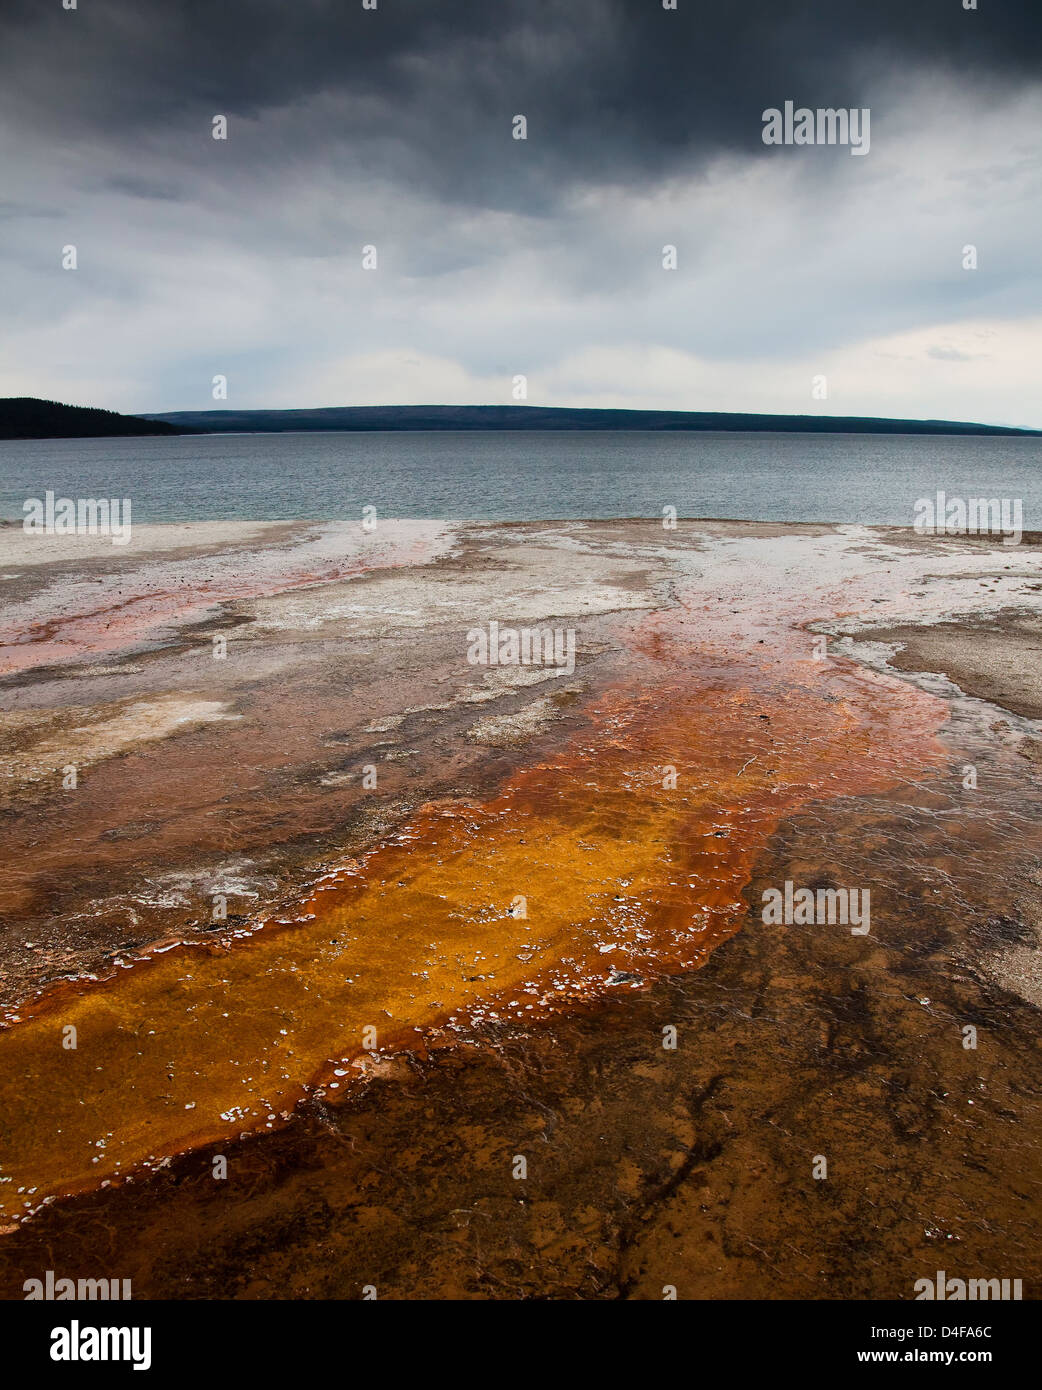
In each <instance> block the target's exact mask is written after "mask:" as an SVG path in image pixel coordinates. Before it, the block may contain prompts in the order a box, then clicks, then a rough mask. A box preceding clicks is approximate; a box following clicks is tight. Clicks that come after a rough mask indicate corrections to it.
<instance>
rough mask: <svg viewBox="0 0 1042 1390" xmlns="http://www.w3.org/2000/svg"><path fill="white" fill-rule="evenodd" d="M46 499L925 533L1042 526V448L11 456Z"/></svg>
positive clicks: (623, 442) (168, 507)
mask: <svg viewBox="0 0 1042 1390" xmlns="http://www.w3.org/2000/svg"><path fill="white" fill-rule="evenodd" d="M47 489H51V490H53V491H54V493H55V494H56V496H64V497H72V498H78V497H110V498H111V497H118V498H123V497H129V498H130V499H131V502H132V519H133V521H134V522H137V523H143V522H170V521H201V520H232V519H235V520H288V519H293V518H318V517H321V518H351V517H359V518H360V517H361V516H362V508H363V507H365V506H374V507H376V509H377V514H378V515H379V516H383V517H430V518H437V519H447V520H452V519H478V520H496V521H523V520H549V519H564V518H591V519H593V518H610V517H638V516H661V515H662V509H663V507H665V506H673V507H676V509H677V514H678V515H679V516H681V517H685V516H686V517H729V518H735V519H752V520H761V521H840V522H864V523H876V524H893V525H904V526H907V525H910V524H911V523H912V521H913V519H914V510H913V509H914V505H915V501H916V499H917V498H919V497H926V496H929V497H932V496H934V495H935V494H936V493H937V491H938V490H943V491H944V492H946V493H947V494H948V496H949V497H963V498H968V497H999V498H1003V497H1006V498H1020V499H1021V500H1022V502H1023V508H1024V527H1025V529H1033V528H1034V529H1037V528H1039V527H1040V526H1042V439H1032V438H1017V437H1010V438H996V437H978V438H960V437H952V436H933V437H923V436H915V435H896V436H895V435H838V434H837V435H816V434H731V433H711V434H710V433H706V434H687V433H683V434H681V433H674V434H666V433H660V432H651V431H647V432H645V431H639V432H638V431H632V432H630V431H627V432H619V433H616V432H612V431H595V432H590V433H581V434H579V433H573V432H564V431H553V432H550V431H547V432H545V433H543V432H539V433H499V432H487V433H485V432H458V433H457V432H440V431H439V432H430V433H416V434H398V433H371V434H368V433H367V434H354V433H328V434H326V433H322V434H318V433H306V434H305V433H301V434H237V435H230V434H216V435H180V436H173V437H169V438H144V439H58V440H54V439H46V440H4V441H0V516H3V517H5V518H9V519H14V520H18V521H20V520H21V518H22V516H23V510H22V504H23V502H24V501H25V500H26V499H27V498H30V497H42V496H43V495H44V492H45V491H46V490H47Z"/></svg>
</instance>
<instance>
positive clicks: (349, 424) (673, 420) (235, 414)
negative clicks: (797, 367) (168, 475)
mask: <svg viewBox="0 0 1042 1390" xmlns="http://www.w3.org/2000/svg"><path fill="white" fill-rule="evenodd" d="M145 418H146V419H148V420H157V421H163V422H165V423H167V424H173V425H179V426H181V427H182V428H188V429H192V430H205V431H210V432H218V431H227V430H235V431H238V432H247V433H257V432H259V433H272V432H276V431H281V430H738V431H766V430H777V431H782V432H784V433H787V434H791V433H804V434H1003V435H1037V434H1040V433H1042V431H1039V430H1018V429H1012V428H1007V427H1005V426H1003V425H973V424H963V423H960V422H958V421H952V420H886V419H876V418H875V417H873V416H857V415H739V414H722V413H719V412H716V411H685V410H571V409H567V408H564V409H559V408H551V407H547V406H537V405H349V406H333V407H330V408H328V409H324V410H179V411H174V412H172V413H168V414H166V415H148V416H146V417H145Z"/></svg>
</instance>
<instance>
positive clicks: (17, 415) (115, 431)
mask: <svg viewBox="0 0 1042 1390" xmlns="http://www.w3.org/2000/svg"><path fill="white" fill-rule="evenodd" d="M187 432H188V431H187V430H186V428H185V427H184V426H183V425H172V424H167V423H166V422H165V421H162V420H153V419H147V420H146V419H141V418H139V417H138V416H136V415H117V414H116V413H115V411H112V410H94V409H93V408H91V407H89V406H82V405H60V404H59V403H58V402H57V401H38V400H37V399H36V398H35V396H8V397H0V439H87V438H95V437H104V436H107V435H137V434H186V433H187Z"/></svg>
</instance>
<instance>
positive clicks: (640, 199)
mask: <svg viewBox="0 0 1042 1390" xmlns="http://www.w3.org/2000/svg"><path fill="white" fill-rule="evenodd" d="M1040 56H1042V14H1040V12H1039V10H1038V7H1037V3H1036V2H1035V0H1024V2H1023V3H1020V4H1001V3H998V0H988V3H987V4H986V5H985V6H984V7H983V9H982V10H981V11H979V12H967V11H964V10H962V9H961V7H960V6H959V5H958V4H957V3H955V0H877V3H874V4H872V5H860V4H838V3H836V0H817V2H816V3H807V4H796V3H793V4H788V5H786V4H779V3H769V2H768V0H754V2H753V3H746V4H728V5H718V6H705V5H701V4H699V5H695V4H694V3H691V0H679V9H678V11H677V12H670V11H664V10H663V9H662V8H661V5H660V4H658V3H657V0H632V2H631V3H621V0H614V2H613V0H496V3H495V4H491V3H488V0H458V2H457V3H445V0H442V2H441V3H439V4H436V5H435V4H432V3H430V0H393V3H392V0H379V8H378V10H377V11H375V12H372V11H364V10H363V9H362V7H361V4H360V3H356V0H295V3H294V4H293V5H287V4H285V3H284V0H221V3H219V4H217V3H211V0H205V3H204V0H180V3H174V0H162V3H160V0H80V8H79V9H78V10H77V11H75V12H66V11H63V10H62V9H61V8H60V6H58V5H57V4H55V5H48V6H41V5H39V4H37V3H35V0H32V2H31V0H7V5H6V8H5V12H4V16H3V19H2V21H0V142H2V144H0V157H2V158H3V161H4V167H5V170H6V184H7V188H6V193H5V200H6V201H5V204H4V206H3V208H2V210H0V248H2V251H3V268H2V269H0V291H2V293H3V295H4V302H5V310H6V312H5V322H4V324H3V325H2V326H0V370H2V371H3V372H4V373H5V375H6V376H7V377H8V378H9V379H10V380H13V381H14V382H15V384H16V386H17V388H18V389H20V390H27V389H33V390H35V391H36V392H37V393H38V394H62V393H63V392H64V395H65V397H66V398H73V396H74V397H75V398H76V399H85V398H86V397H87V396H89V395H90V394H91V393H98V392H100V393H102V394H104V395H105V399H103V400H99V401H98V402H97V403H99V404H106V405H113V406H116V407H122V408H138V409H162V408H171V409H173V408H177V407H192V406H200V405H205V404H206V403H207V401H206V400H205V393H206V389H207V383H208V381H209V379H210V376H211V375H212V374H213V373H214V372H217V371H220V370H222V369H223V370H228V371H229V372H230V373H231V374H232V375H233V377H234V379H235V381H236V383H237V387H238V391H239V395H238V396H237V397H236V403H237V404H240V405H245V404H253V405H264V404H285V405H292V404H335V403H341V402H346V401H347V400H348V399H349V398H350V399H352V400H354V399H356V397H355V396H354V395H352V394H351V393H352V391H355V390H361V389H374V390H376V389H385V390H395V391H397V390H399V388H400V389H401V390H402V391H408V390H410V389H415V390H416V391H419V392H421V395H420V396H419V397H416V398H417V399H431V398H437V397H431V396H424V395H422V393H423V392H426V391H431V392H433V391H437V390H443V391H444V390H448V389H449V387H448V385H447V384H446V383H447V382H449V381H450V380H454V379H455V378H454V377H453V373H456V374H458V378H459V381H460V386H459V389H460V390H461V391H466V390H478V391H482V392H484V393H485V395H486V396H487V397H490V398H495V399H498V398H499V397H498V396H495V392H497V391H500V390H501V389H503V388H502V383H503V382H504V381H509V378H510V376H511V374H512V373H514V372H516V371H522V370H525V371H529V372H531V374H532V376H533V381H534V383H537V385H536V389H538V382H540V381H541V382H542V383H544V387H545V390H546V391H547V392H548V393H549V394H554V393H556V394H557V395H560V394H561V393H562V392H564V393H568V392H571V393H572V394H574V395H583V396H584V398H585V397H590V398H591V399H592V397H594V396H597V397H598V398H599V399H601V400H602V403H605V402H604V400H603V398H604V397H608V398H610V397H612V396H613V395H614V396H616V397H618V398H620V401H621V398H622V397H623V396H625V397H626V402H625V403H633V400H634V399H640V400H648V402H649V403H651V399H652V397H653V396H654V397H655V400H656V401H658V400H659V395H656V390H657V385H656V383H657V382H658V381H659V379H660V378H661V379H662V392H661V402H662V403H666V401H667V400H668V402H669V403H671V404H676V405H680V406H683V405H690V406H692V407H694V406H705V407H707V408H708V407H710V406H711V405H712V403H713V402H712V401H711V400H706V399H703V398H702V397H701V396H699V394H698V393H699V391H700V390H701V391H709V390H710V389H712V390H717V391H719V390H721V389H723V388H722V387H721V386H720V384H719V382H720V380H722V379H723V378H719V377H717V376H716V375H714V372H716V371H717V370H719V371H721V372H727V371H734V372H736V373H737V372H741V373H742V374H743V380H744V381H745V382H746V383H747V384H748V385H747V389H748V392H749V401H748V407H747V408H756V403H757V399H758V398H757V396H756V390H757V388H756V386H755V384H754V383H755V381H757V380H759V381H760V382H761V383H762V386H761V388H760V389H762V391H763V392H764V399H765V400H766V399H768V398H770V399H771V400H775V399H777V400H778V401H779V402H784V401H785V399H786V396H785V392H786V391H787V390H789V389H791V391H792V396H793V399H792V401H791V402H790V403H788V404H781V403H780V404H778V406H777V408H783V409H799V408H803V406H804V404H805V402H804V400H803V399H802V396H801V394H800V393H801V392H804V383H805V369H804V364H805V363H813V362H828V361H830V360H832V359H833V358H835V357H836V356H837V354H843V353H847V354H849V353H850V352H852V351H853V350H854V349H856V348H858V345H859V344H860V345H864V344H866V343H869V342H878V343H879V344H880V346H879V347H878V350H873V351H871V352H869V351H868V350H867V349H866V350H865V354H864V357H863V360H862V365H861V366H860V367H859V368H858V372H859V386H858V389H859V390H861V391H863V392H864V394H865V397H866V399H867V401H868V404H867V406H866V407H865V408H867V409H868V410H872V409H877V410H878V412H879V413H901V412H900V409H899V408H895V402H894V397H893V394H892V390H893V388H892V387H891V386H888V385H884V384H883V382H882V379H880V380H879V381H878V382H875V384H873V379H872V378H871V375H870V372H869V366H868V365H867V364H869V363H870V362H872V361H875V362H880V361H883V360H893V359H894V357H895V354H897V355H900V354H901V353H904V352H905V347H904V346H901V347H900V348H895V347H894V346H893V345H892V344H889V343H884V342H883V340H884V339H889V338H893V337H894V336H895V335H900V334H907V333H914V332H915V331H917V330H919V329H922V330H923V331H926V330H928V329H929V330H935V329H936V328H938V327H945V328H947V326H951V325H954V328H953V329H952V334H949V333H948V332H947V331H945V332H944V333H938V332H936V331H934V332H933V333H932V337H930V338H929V341H926V340H924V342H923V344H922V345H920V346H916V347H915V348H914V349H913V350H912V353H911V356H912V360H917V361H920V362H921V363H922V364H923V366H924V375H923V377H922V385H923V391H924V393H928V392H929V391H933V390H942V389H943V390H947V389H948V387H946V386H945V387H943V388H942V387H941V386H936V387H935V386H929V387H928V386H927V382H931V381H935V380H937V381H939V380H940V379H939V378H936V379H935V378H934V377H932V376H930V375H929V373H928V372H927V371H926V365H927V364H929V363H934V364H936V366H937V367H938V369H940V368H943V367H944V365H945V364H948V367H949V370H950V371H952V372H954V371H958V372H959V373H960V374H961V375H960V378H959V380H960V382H961V386H960V390H961V391H963V392H964V393H965V392H966V390H967V386H968V385H969V388H970V390H971V396H970V398H969V399H968V400H967V404H966V407H965V408H966V409H975V411H976V413H977V414H982V413H983V414H984V415H985V416H988V417H989V418H990V417H996V413H997V412H998V413H1001V412H1002V411H1009V410H1010V409H1014V410H1018V411H1020V412H1021V415H1022V416H1023V415H1024V413H1026V412H1028V411H1029V410H1035V409H1036V408H1034V407H1031V406H1029V404H1028V403H1027V400H1026V397H1025V398H1023V399H1022V398H1021V396H1019V395H1017V393H1016V392H1017V389H1019V388H1015V389H1013V394H1012V395H1011V394H1010V392H1009V391H1007V390H1005V389H1003V390H998V389H997V388H996V386H995V382H994V380H993V379H992V378H990V377H988V378H987V379H986V378H985V377H984V376H983V375H981V376H980V377H979V383H980V385H979V399H974V398H973V397H972V389H973V383H972V382H970V383H967V381H966V376H967V372H973V371H974V370H976V369H975V367H974V366H973V364H972V363H968V362H966V357H971V358H975V357H977V356H978V353H977V349H976V348H975V347H974V345H973V344H968V343H967V341H965V340H964V339H965V334H972V332H973V331H974V325H984V331H988V332H991V331H994V325H996V324H998V325H1001V324H1003V323H1008V322H1012V321H1018V320H1020V321H1025V322H1033V321H1034V320H1035V319H1036V318H1038V317H1042V291H1040V289H1039V284H1040V277H1039V275H1038V251H1037V241H1038V238H1037V227H1038V222H1039V212H1040V204H1039V196H1038V186H1039V154H1038V148H1037V138H1036V135H1035V133H1036V132H1037V129H1038V124H1039V109H1040V108H1039V102H1040V100H1042V97H1040V87H1039V72H1040V63H1039V59H1040ZM790 98H791V99H792V100H794V101H796V102H798V103H804V104H807V105H810V106H847V107H850V106H855V105H856V106H870V107H871V108H872V152H871V154H870V156H869V157H868V158H865V159H851V157H850V155H849V152H848V151H846V150H844V149H841V148H837V149H827V148H826V149H822V148H812V149H807V150H793V149H768V148H767V147H765V146H764V144H763V142H762V139H761V121H760V114H761V112H762V110H763V109H764V108H765V107H767V106H773V105H780V104H781V103H783V102H784V101H785V100H786V99H790ZM218 112H220V113H222V114H225V115H227V116H228V117H229V120H230V138H229V140H228V141H227V142H223V143H222V142H215V141H213V140H212V139H211V138H210V121H211V117H212V116H213V115H214V114H215V113H218ZM517 112H521V113H524V114H525V115H526V116H527V118H528V122H529V139H528V140H527V141H526V142H515V141H513V140H512V139H511V138H510V122H511V118H512V117H513V115H514V114H515V113H517ZM66 242H73V243H75V244H76V245H77V246H78V248H79V251H80V268H79V270H77V272H76V273H75V275H72V274H69V273H63V272H61V270H60V268H59V255H58V252H59V250H60V247H61V246H62V245H64V244H65V243H66ZM367 242H374V243H375V244H377V245H378V247H379V251H380V257H381V262H380V270H379V272H378V273H377V274H375V275H368V276H367V275H365V274H364V273H363V272H361V270H360V264H359V258H360V250H361V246H362V245H363V244H364V243H367ZM666 242H672V243H674V244H676V245H677V246H678V248H679V253H680V268H679V270H678V271H677V272H676V273H673V274H667V273H665V272H663V270H662V268H661V261H660V257H661V248H662V246H663V244H664V243H666ZM966 243H974V244H979V249H980V270H979V271H977V272H974V273H972V274H971V273H967V272H966V271H964V270H963V268H962V264H961V256H962V247H963V246H964V244H966ZM960 334H961V335H963V336H960ZM953 335H954V336H953ZM930 343H933V344H934V347H935V349H936V344H938V343H942V344H943V347H942V348H941V349H939V350H933V351H931V348H930ZM978 346H979V345H978ZM993 346H994V345H993ZM989 353H990V348H989ZM367 354H368V356H369V357H370V358H371V359H372V361H373V363H374V364H375V363H385V362H386V363H387V364H391V365H387V367H386V372H388V373H390V375H389V376H388V375H386V373H385V375H383V376H381V375H380V372H378V371H377V370H376V367H375V366H374V368H373V371H374V373H375V375H374V376H373V377H372V378H370V377H367V376H365V374H364V373H363V372H362V371H361V365H360V364H362V363H363V362H364V360H365V359H366V355H367ZM662 354H666V355H667V356H666V357H663V356H662ZM670 355H671V356H670ZM681 357H683V358H684V360H685V361H687V360H688V359H690V361H689V366H688V367H683V366H681V365H679V363H680V358H681ZM985 357H988V354H985ZM988 360H990V358H989V359H988ZM651 361H655V362H658V363H660V364H661V363H664V362H668V363H670V364H672V365H671V366H669V367H668V369H667V368H666V367H665V366H662V367H660V368H659V369H656V370H655V371H652V372H650V374H649V370H648V363H649V362H651ZM345 362H346V363H349V364H350V366H349V368H344V369H343V372H342V373H341V368H339V367H338V364H339V363H345ZM393 363H397V364H398V366H394V365H393ZM439 363H442V364H448V365H444V366H442V365H438V364H439ZM598 363H600V364H601V365H600V367H598V365H597V364H598ZM797 364H798V365H797ZM396 371H400V373H401V381H400V383H399V381H398V378H397V377H395V375H394V373H395V372H396ZM598 372H600V376H598ZM787 374H788V375H787ZM790 376H791V379H792V383H793V384H792V386H791V388H789V387H787V386H786V385H785V382H786V381H787V380H788V379H789V377H790ZM666 378H668V380H666ZM710 379H711V380H712V385H711V386H710V384H709V382H710ZM341 382H342V384H338V383H341ZM367 382H368V383H369V385H368V386H367V385H366V383H367ZM388 382H389V383H390V385H387V384H386V383H388ZM48 383H50V385H49V386H48ZM309 383H313V386H312V387H311V389H313V390H314V391H315V392H319V393H321V392H326V391H334V392H335V393H337V394H335V395H334V396H332V397H331V398H329V399H322V398H318V399H316V398H315V397H314V396H309V398H308V399H307V400H304V399H298V398H297V397H298V396H299V393H301V392H307V391H308V390H309ZM700 383H701V384H700ZM727 384H728V382H727V381H726V380H725V385H727ZM743 389H746V387H743ZM951 389H952V390H954V389H955V388H954V386H952V388H951ZM873 391H875V392H876V393H877V394H878V396H879V399H878V402H877V404H875V405H873V404H872V402H873V400H874V399H875V397H874V396H873ZM287 393H292V394H291V397H290V398H287ZM275 397H278V399H275ZM742 399H743V400H744V399H745V397H742ZM935 399H940V398H938V397H934V396H929V400H927V399H926V397H925V396H924V404H923V410H922V411H916V410H914V409H913V410H912V412H911V413H931V412H932V413H937V412H938V410H939V408H940V407H939V406H936V405H933V404H931V402H933V401H934V400H935ZM963 399H966V397H965V396H964V397H963ZM576 403H582V401H580V400H578V399H577V400H576ZM608 403H610V401H609V402H608ZM861 404H862V405H864V402H863V401H862V402H861ZM849 406H850V401H849V400H846V401H844V402H843V403H842V405H837V406H836V409H841V408H842V409H847V408H848V407H849ZM1036 413H1037V410H1036ZM1019 422H1021V423H1036V422H1037V421H1036V420H1032V419H1025V418H1022V419H1021V420H1020V421H1019Z"/></svg>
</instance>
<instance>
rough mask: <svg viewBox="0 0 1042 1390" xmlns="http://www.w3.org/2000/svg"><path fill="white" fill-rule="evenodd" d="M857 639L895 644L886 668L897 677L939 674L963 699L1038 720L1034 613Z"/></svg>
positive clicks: (1038, 641)
mask: <svg viewBox="0 0 1042 1390" xmlns="http://www.w3.org/2000/svg"><path fill="white" fill-rule="evenodd" d="M978 582H982V583H983V581H978ZM859 635H860V636H861V637H862V638H868V639H870V640H872V641H876V642H891V643H895V644H897V645H898V647H899V650H897V651H896V652H895V653H894V655H893V656H892V657H891V658H890V665H891V666H893V667H894V668H896V669H897V670H899V671H939V672H942V673H943V674H944V675H946V676H948V677H949V679H951V680H953V681H954V682H955V684H956V685H957V686H958V687H959V688H960V689H961V690H963V691H965V693H966V694H967V695H976V696H978V697H979V698H980V699H982V700H990V701H992V702H993V703H994V704H997V705H1001V706H1002V707H1003V708H1004V709H1008V710H1010V711H1012V713H1014V714H1020V715H1023V716H1024V717H1025V718H1027V719H1042V618H1040V617H1039V615H1038V614H1037V613H1033V612H1027V611H1025V610H1023V609H999V610H998V611H996V612H991V613H987V614H969V615H967V616H966V617H963V618H960V619H957V620H954V621H952V622H941V623H932V624H930V626H928V627H922V626H910V625H908V626H900V627H888V628H880V629H869V630H866V631H864V632H862V633H860V634H859Z"/></svg>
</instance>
